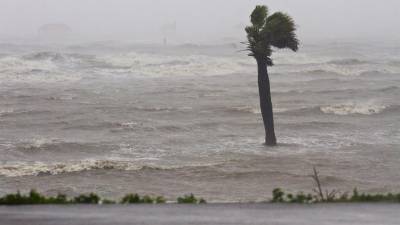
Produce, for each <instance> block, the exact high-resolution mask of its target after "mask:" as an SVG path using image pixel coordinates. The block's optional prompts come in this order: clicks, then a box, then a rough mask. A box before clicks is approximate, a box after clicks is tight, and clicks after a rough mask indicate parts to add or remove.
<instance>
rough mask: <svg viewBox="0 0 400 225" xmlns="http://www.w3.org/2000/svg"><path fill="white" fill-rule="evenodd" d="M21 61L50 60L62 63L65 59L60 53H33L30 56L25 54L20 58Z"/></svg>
mask: <svg viewBox="0 0 400 225" xmlns="http://www.w3.org/2000/svg"><path fill="white" fill-rule="evenodd" d="M22 59H25V60H51V61H58V62H63V61H65V60H66V57H65V55H64V54H62V53H58V52H35V53H31V54H27V55H24V56H22Z"/></svg>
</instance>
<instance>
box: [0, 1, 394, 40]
mask: <svg viewBox="0 0 400 225" xmlns="http://www.w3.org/2000/svg"><path fill="white" fill-rule="evenodd" d="M256 4H266V5H268V6H269V8H270V11H272V12H274V11H284V12H287V13H289V14H290V15H292V16H293V17H294V19H295V20H296V23H297V24H298V29H299V31H298V34H299V36H300V38H301V39H303V40H305V41H307V40H312V39H327V38H328V39H334V38H341V39H354V38H366V39H381V38H386V39H400V19H399V18H398V16H399V15H400V0H0V35H1V37H2V38H4V37H13V36H19V37H26V38H32V37H35V36H36V35H37V29H38V28H39V27H40V26H41V25H43V24H48V23H63V24H67V25H68V26H70V27H71V29H72V30H73V31H74V33H75V34H76V35H79V36H81V37H86V38H90V39H98V40H102V39H103V40H106V39H117V40H118V39H121V40H147V41H158V40H160V39H162V36H163V35H164V34H163V33H164V32H162V31H161V30H162V29H161V27H162V26H163V25H164V24H170V23H173V22H174V21H176V24H177V32H176V39H177V40H179V41H180V42H207V41H215V40H221V39H222V38H229V37H233V38H236V39H238V38H243V37H244V31H243V29H242V28H243V26H244V25H246V24H248V20H249V19H248V17H249V13H250V12H251V11H252V9H253V8H254V6H255V5H256ZM168 35H170V34H168Z"/></svg>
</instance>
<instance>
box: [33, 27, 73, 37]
mask: <svg viewBox="0 0 400 225" xmlns="http://www.w3.org/2000/svg"><path fill="white" fill-rule="evenodd" d="M38 34H39V38H40V39H44V40H51V41H56V40H64V39H68V38H69V37H70V36H71V34H72V30H71V28H70V27H69V26H67V25H65V24H45V25H43V26H41V27H40V28H39V29H38Z"/></svg>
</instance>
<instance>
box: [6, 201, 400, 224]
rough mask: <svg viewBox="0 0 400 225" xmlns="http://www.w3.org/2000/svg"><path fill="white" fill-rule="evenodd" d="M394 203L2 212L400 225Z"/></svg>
mask: <svg viewBox="0 0 400 225" xmlns="http://www.w3.org/2000/svg"><path fill="white" fill-rule="evenodd" d="M399 213H400V205H395V204H350V205H346V204H331V205H323V204H319V205H279V204H275V205H271V204H208V205H197V206H196V205H135V206H121V205H116V206H89V205H88V206H85V205H82V206H22V207H0V224H1V225H72V224H74V225H95V224H96V225H97V224H98V225H125V224H140V225H158V224H166V225H191V224H193V225H194V224H195V225H219V224H221V225H222V224H223V225H227V224H232V225H246V224H251V225H258V224H260V225H261V224H262V225H289V224H290V225H337V224H340V225H342V224H343V225H344V224H346V225H347V224H351V225H399V224H400V216H399Z"/></svg>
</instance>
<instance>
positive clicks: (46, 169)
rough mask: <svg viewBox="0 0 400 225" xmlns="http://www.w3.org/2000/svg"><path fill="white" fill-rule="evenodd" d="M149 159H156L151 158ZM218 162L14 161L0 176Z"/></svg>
mask: <svg viewBox="0 0 400 225" xmlns="http://www.w3.org/2000/svg"><path fill="white" fill-rule="evenodd" d="M149 160H156V159H152V158H149ZM220 164H221V162H217V163H203V164H201V163H200V164H196V163H194V164H193V163H192V164H190V165H173V166H161V165H157V166H155V165H152V164H147V165H141V164H140V163H138V162H135V161H128V160H120V159H86V160H81V161H71V162H59V163H44V162H33V163H31V162H14V163H12V164H11V163H7V164H5V165H0V176H5V177H21V176H42V175H58V174H65V173H78V172H84V171H91V170H125V171H139V170H174V169H182V168H198V167H208V166H216V165H220Z"/></svg>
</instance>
